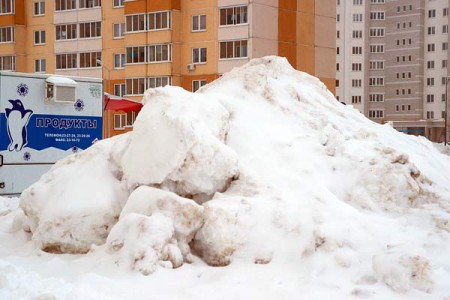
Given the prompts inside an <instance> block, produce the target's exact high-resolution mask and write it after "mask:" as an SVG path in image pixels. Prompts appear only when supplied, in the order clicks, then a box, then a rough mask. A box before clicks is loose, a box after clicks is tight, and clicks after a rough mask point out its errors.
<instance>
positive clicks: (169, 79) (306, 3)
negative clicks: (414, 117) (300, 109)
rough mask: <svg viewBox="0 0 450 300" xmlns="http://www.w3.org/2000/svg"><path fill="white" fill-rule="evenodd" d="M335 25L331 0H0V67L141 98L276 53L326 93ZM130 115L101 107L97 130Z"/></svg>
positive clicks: (123, 126)
mask: <svg viewBox="0 0 450 300" xmlns="http://www.w3.org/2000/svg"><path fill="white" fill-rule="evenodd" d="M335 27H336V5H335V1H334V0H158V1H155V0H134V1H133V0H128V1H124V0H27V1H25V0H0V34H1V36H0V70H11V71H20V72H43V73H55V74H61V75H69V76H70V75H76V76H90V77H102V78H103V80H104V90H105V91H106V92H108V93H110V94H114V95H117V96H122V97H125V98H128V99H131V100H136V101H140V100H141V99H142V95H143V93H144V91H145V90H146V89H148V88H152V87H157V86H164V85H167V84H171V85H178V86H182V87H183V88H185V89H186V90H190V91H196V90H197V89H198V88H200V87H201V86H203V85H205V84H207V83H209V82H211V81H213V80H214V79H216V78H218V77H219V76H220V75H221V74H223V73H225V72H227V71H229V70H231V69H232V68H234V67H236V66H240V65H243V64H244V63H246V62H248V61H249V60H250V59H252V58H255V57H261V56H265V55H279V56H284V57H286V58H287V59H288V60H289V62H290V63H291V64H292V65H293V66H294V67H295V68H297V69H298V70H302V71H305V72H308V73H310V74H313V75H315V76H317V77H319V78H320V79H321V80H322V81H323V82H324V83H325V84H326V85H327V86H328V88H329V89H330V90H331V91H332V92H333V93H334V91H335V60H336V46H335V44H336V37H335ZM134 118H135V113H133V112H129V113H121V112H109V111H108V112H105V118H104V120H105V124H104V125H105V128H106V130H105V137H108V136H111V135H115V134H118V133H123V132H125V131H127V130H130V129H131V126H132V123H133V121H134Z"/></svg>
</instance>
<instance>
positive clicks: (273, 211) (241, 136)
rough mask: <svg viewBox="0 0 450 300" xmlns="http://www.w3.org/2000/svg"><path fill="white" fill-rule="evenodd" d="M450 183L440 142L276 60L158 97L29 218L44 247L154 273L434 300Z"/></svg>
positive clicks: (72, 163) (37, 190)
mask: <svg viewBox="0 0 450 300" xmlns="http://www.w3.org/2000/svg"><path fill="white" fill-rule="evenodd" d="M449 187H450V159H449V157H448V156H447V155H444V154H442V153H441V152H440V151H438V150H437V149H436V148H435V146H433V144H432V143H431V142H429V141H428V140H426V139H424V138H418V137H412V136H407V135H404V134H402V133H399V132H397V131H395V130H394V129H393V128H391V127H390V126H389V125H378V124H375V123H373V122H371V121H370V120H368V119H366V118H365V117H364V116H363V115H362V114H360V113H359V112H358V111H357V110H355V109H354V108H353V107H351V106H345V105H342V104H341V103H339V102H338V101H336V99H335V98H334V97H333V95H332V94H331V93H330V92H329V91H328V90H327V89H326V87H325V85H324V84H323V83H322V82H320V81H319V80H318V79H317V78H315V77H312V76H310V75H308V74H306V73H302V72H299V71H296V70H295V69H293V68H292V67H291V66H290V65H289V63H288V62H287V60H286V59H284V58H280V57H274V56H270V57H264V58H260V59H254V60H252V61H250V62H249V63H247V64H246V65H244V66H242V67H240V68H235V69H234V70H232V71H231V72H229V73H227V74H224V76H222V77H221V78H220V79H218V80H216V81H215V82H213V83H211V84H209V85H207V86H205V87H203V88H201V89H200V90H199V91H198V92H197V93H190V92H187V91H185V90H183V89H181V88H179V87H171V86H166V87H164V88H156V89H151V90H148V91H147V92H146V93H145V96H144V107H143V109H142V111H141V112H140V114H139V115H138V117H137V119H136V122H135V124H134V130H133V131H132V132H130V133H127V134H124V135H120V136H117V137H114V138H111V139H107V140H103V141H99V142H97V143H95V144H94V145H93V146H92V147H90V148H89V149H87V150H86V151H83V152H81V153H77V154H74V155H72V156H70V157H67V158H65V159H63V160H61V161H59V162H58V163H57V164H56V165H55V166H54V167H53V168H52V169H51V170H50V171H49V172H48V173H47V174H45V175H44V176H42V178H41V179H40V180H39V181H38V182H36V183H35V184H33V185H32V186H31V187H29V188H28V189H27V190H26V191H24V192H23V194H22V196H21V200H20V208H21V209H22V210H23V214H22V215H21V216H19V217H17V218H18V220H16V223H21V224H22V227H23V229H24V230H26V231H29V232H31V234H32V235H31V236H32V240H33V241H34V242H35V243H36V245H37V247H39V248H40V249H43V250H44V251H47V252H55V253H87V254H86V255H90V253H92V252H99V251H103V252H104V253H105V255H107V256H109V257H111V264H114V263H115V264H117V265H119V266H121V267H124V268H131V269H134V270H137V271H139V272H141V273H142V274H145V275H148V274H151V273H153V272H155V271H156V270H157V269H158V267H160V266H163V267H167V268H177V267H180V266H182V265H183V263H185V262H188V263H190V262H192V261H193V258H194V257H195V256H198V257H201V259H203V260H204V261H205V262H206V263H207V264H209V265H212V266H226V265H228V264H230V263H232V262H233V261H245V262H247V263H249V264H250V263H251V264H253V263H255V264H268V263H270V264H272V263H287V264H289V265H292V266H295V267H296V268H298V271H299V272H304V273H305V274H308V270H310V269H316V270H317V269H322V270H323V273H324V274H325V275H323V277H324V280H328V279H325V278H329V279H330V280H331V279H332V280H335V281H336V282H339V278H347V279H349V280H351V281H352V282H353V284H354V285H355V286H357V287H355V288H354V289H353V292H352V293H353V294H354V295H365V294H368V293H369V294H370V293H371V292H370V287H371V286H374V285H376V284H378V285H386V286H388V287H390V288H391V289H392V290H394V291H396V292H405V291H408V290H411V289H415V290H417V291H420V292H425V293H433V292H434V291H436V290H437V291H441V292H442V290H443V289H445V288H448V282H449V279H450V263H449V260H448V257H446V255H448V253H450V243H449V238H450V203H449V199H450V193H449ZM445 253H446V254H445ZM330 266H335V268H331V267H330ZM327 268H329V269H328V270H329V271H324V270H326V269H327ZM342 274H345V275H342ZM315 276H319V277H320V276H322V275H321V273H318V274H316V275H315ZM445 282H447V284H446V283H445ZM336 284H338V283H336Z"/></svg>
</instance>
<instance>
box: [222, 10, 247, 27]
mask: <svg viewBox="0 0 450 300" xmlns="http://www.w3.org/2000/svg"><path fill="white" fill-rule="evenodd" d="M243 8H245V11H244V12H243V13H242V12H241V9H243ZM238 9H239V13H237V12H236V11H237V10H238ZM229 10H231V11H232V13H231V14H228V13H227V12H228V11H229ZM222 12H224V16H222ZM228 16H232V18H231V22H230V23H229V20H228ZM238 16H239V20H238ZM242 18H243V19H244V22H241V21H240V20H241V19H242ZM224 20H225V24H222V21H224ZM242 25H248V5H234V6H227V7H220V8H219V27H226V26H242Z"/></svg>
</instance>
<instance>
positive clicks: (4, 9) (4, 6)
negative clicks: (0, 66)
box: [0, 0, 15, 57]
mask: <svg viewBox="0 0 450 300" xmlns="http://www.w3.org/2000/svg"><path fill="white" fill-rule="evenodd" d="M14 6H15V3H14V0H0V15H2V14H13V13H14ZM2 57H3V56H2Z"/></svg>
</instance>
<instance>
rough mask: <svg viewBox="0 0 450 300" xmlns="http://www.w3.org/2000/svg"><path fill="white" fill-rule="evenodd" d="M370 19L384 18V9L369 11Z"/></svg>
mask: <svg viewBox="0 0 450 300" xmlns="http://www.w3.org/2000/svg"><path fill="white" fill-rule="evenodd" d="M370 19H371V20H384V11H372V12H370Z"/></svg>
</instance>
